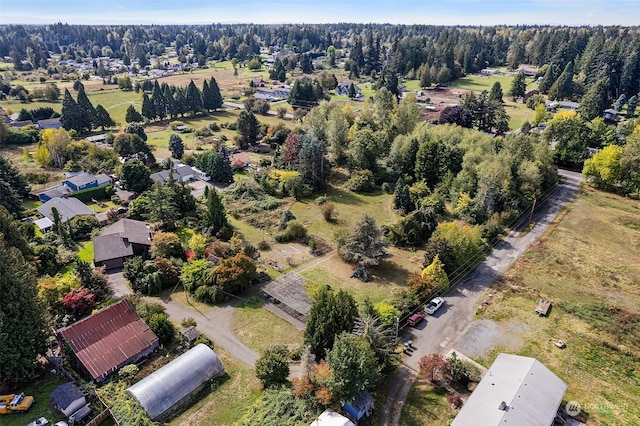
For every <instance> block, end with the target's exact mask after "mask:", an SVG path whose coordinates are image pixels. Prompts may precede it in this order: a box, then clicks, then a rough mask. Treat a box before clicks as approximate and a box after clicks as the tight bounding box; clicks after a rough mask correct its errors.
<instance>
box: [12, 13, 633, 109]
mask: <svg viewBox="0 0 640 426" xmlns="http://www.w3.org/2000/svg"><path fill="white" fill-rule="evenodd" d="M170 46H173V47H175V49H176V53H177V54H178V55H179V56H180V57H181V58H182V59H183V60H187V59H186V52H187V47H188V48H190V49H191V50H190V51H191V52H192V53H193V56H190V57H189V59H188V60H191V61H194V62H196V61H197V62H203V61H205V60H211V59H213V60H217V59H227V60H230V59H234V58H235V59H236V60H238V61H248V60H250V59H252V58H253V56H254V55H257V54H258V53H259V52H260V48H261V47H264V48H285V47H286V48H288V49H291V50H292V51H293V52H295V53H296V54H305V53H308V54H310V55H311V56H314V55H315V56H320V55H325V53H326V54H328V55H329V54H333V53H332V52H335V51H336V50H337V51H338V52H341V53H343V54H345V55H346V52H347V51H348V59H349V67H350V68H351V69H352V70H354V74H355V75H356V76H358V75H372V76H375V75H376V74H379V73H380V72H381V71H382V70H383V69H384V70H386V71H387V72H389V73H390V74H399V75H404V76H410V77H416V76H418V77H419V76H420V75H422V74H421V73H424V72H425V70H428V71H429V72H430V74H431V78H432V79H434V80H435V82H438V83H446V82H448V81H450V80H454V79H456V78H458V77H460V76H462V75H464V74H465V73H473V72H477V71H479V70H481V69H483V68H485V67H488V66H497V65H508V66H509V67H510V68H517V67H518V65H520V64H528V65H533V66H536V67H541V70H540V76H545V74H549V75H548V76H546V77H547V78H546V80H551V79H552V78H553V80H552V81H551V83H553V81H554V80H556V79H557V78H558V77H559V76H560V74H561V73H562V71H563V70H565V68H566V67H567V66H568V65H569V64H570V69H571V71H572V73H573V75H574V80H575V81H576V83H577V84H576V85H575V89H576V90H575V92H576V93H575V94H576V95H577V96H580V95H582V94H583V93H584V92H586V90H587V89H588V88H589V87H590V86H591V85H592V84H594V83H595V82H597V81H599V80H601V79H603V78H605V77H608V82H607V83H608V91H609V96H610V97H611V98H617V97H618V96H620V95H621V94H625V95H626V96H627V97H630V96H632V95H633V94H635V93H637V92H638V91H639V88H640V87H639V84H640V31H638V28H637V27H633V28H626V27H552V26H517V27H509V26H496V27H446V26H425V25H383V24H326V25H251V24H236V25H221V24H215V25H208V26H197V25H196V26H180V25H175V26H169V25H153V26H83V25H67V24H62V23H57V24H52V25H45V26H22V25H10V26H2V27H0V55H2V56H8V57H11V59H12V61H13V62H14V64H15V65H16V69H18V70H20V69H25V68H26V69H28V68H29V67H41V68H47V67H48V66H51V64H49V63H48V61H47V59H48V58H49V57H50V55H51V54H52V53H53V54H61V53H64V54H65V55H66V57H67V58H68V59H77V58H82V57H92V58H96V57H101V56H106V57H112V58H120V59H125V58H128V59H129V60H132V59H138V60H139V61H140V64H141V65H143V64H149V58H150V57H151V56H153V55H160V54H162V53H164V51H165V49H166V48H167V47H170ZM331 46H333V48H331ZM572 94H573V93H569V94H568V95H569V96H567V97H568V98H570V97H571V95H572Z"/></svg>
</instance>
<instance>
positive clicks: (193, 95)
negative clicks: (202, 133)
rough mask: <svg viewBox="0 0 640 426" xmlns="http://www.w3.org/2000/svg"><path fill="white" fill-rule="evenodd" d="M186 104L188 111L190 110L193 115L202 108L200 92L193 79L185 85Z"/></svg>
mask: <svg viewBox="0 0 640 426" xmlns="http://www.w3.org/2000/svg"><path fill="white" fill-rule="evenodd" d="M186 98H187V105H188V107H189V109H188V111H190V112H191V113H192V114H193V115H196V114H198V113H199V112H200V110H201V109H202V93H200V90H198V88H197V87H196V85H195V83H194V82H193V80H191V82H190V83H189V85H188V86H187V95H186Z"/></svg>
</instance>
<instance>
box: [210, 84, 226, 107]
mask: <svg viewBox="0 0 640 426" xmlns="http://www.w3.org/2000/svg"><path fill="white" fill-rule="evenodd" d="M209 90H210V91H211V95H212V98H213V103H212V109H213V110H214V111H217V110H219V109H220V108H222V107H223V106H224V99H222V95H221V94H220V87H218V82H217V81H216V79H215V78H213V77H211V80H209Z"/></svg>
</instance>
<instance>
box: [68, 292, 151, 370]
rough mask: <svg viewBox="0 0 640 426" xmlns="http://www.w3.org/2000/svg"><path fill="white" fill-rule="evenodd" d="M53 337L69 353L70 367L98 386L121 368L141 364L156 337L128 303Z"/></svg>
mask: <svg viewBox="0 0 640 426" xmlns="http://www.w3.org/2000/svg"><path fill="white" fill-rule="evenodd" d="M56 335H57V336H58V339H61V340H64V341H65V342H66V343H67V344H68V345H69V348H70V349H71V351H72V352H73V355H74V361H75V362H74V364H75V366H74V367H75V368H77V369H78V370H79V371H81V372H84V373H87V374H88V375H89V376H91V377H92V378H93V380H95V381H96V382H98V383H100V382H103V381H104V380H105V379H106V378H107V377H108V376H109V375H110V374H112V373H114V372H116V371H118V370H119V369H120V368H121V367H124V366H125V365H127V364H133V363H136V362H138V361H140V360H142V359H143V358H145V357H146V356H148V355H150V354H151V353H152V352H153V351H155V350H156V349H157V348H158V345H159V343H158V337H157V336H156V335H155V334H154V333H153V331H151V329H150V328H149V327H148V326H147V324H145V322H144V321H143V320H142V318H140V316H139V315H138V313H137V312H136V311H135V309H134V308H133V304H132V303H131V302H130V301H129V300H128V299H122V300H120V301H119V302H117V303H114V304H113V305H109V306H107V307H106V308H103V309H101V310H99V311H98V312H96V313H95V314H93V315H91V316H88V317H86V318H83V319H81V320H80V321H77V322H75V323H73V324H71V325H70V326H67V327H63V328H60V329H58V330H57V331H56ZM59 343H60V346H62V347H64V345H63V344H62V342H59Z"/></svg>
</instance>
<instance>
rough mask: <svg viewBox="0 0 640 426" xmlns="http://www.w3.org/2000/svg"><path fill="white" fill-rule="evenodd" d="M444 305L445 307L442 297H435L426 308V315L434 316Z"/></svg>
mask: <svg viewBox="0 0 640 426" xmlns="http://www.w3.org/2000/svg"><path fill="white" fill-rule="evenodd" d="M442 305H444V299H443V298H442V297H434V298H433V299H431V302H429V304H428V305H427V306H425V307H424V312H425V313H426V314H429V315H433V314H435V313H436V311H437V310H438V309H440V307H441V306H442Z"/></svg>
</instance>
